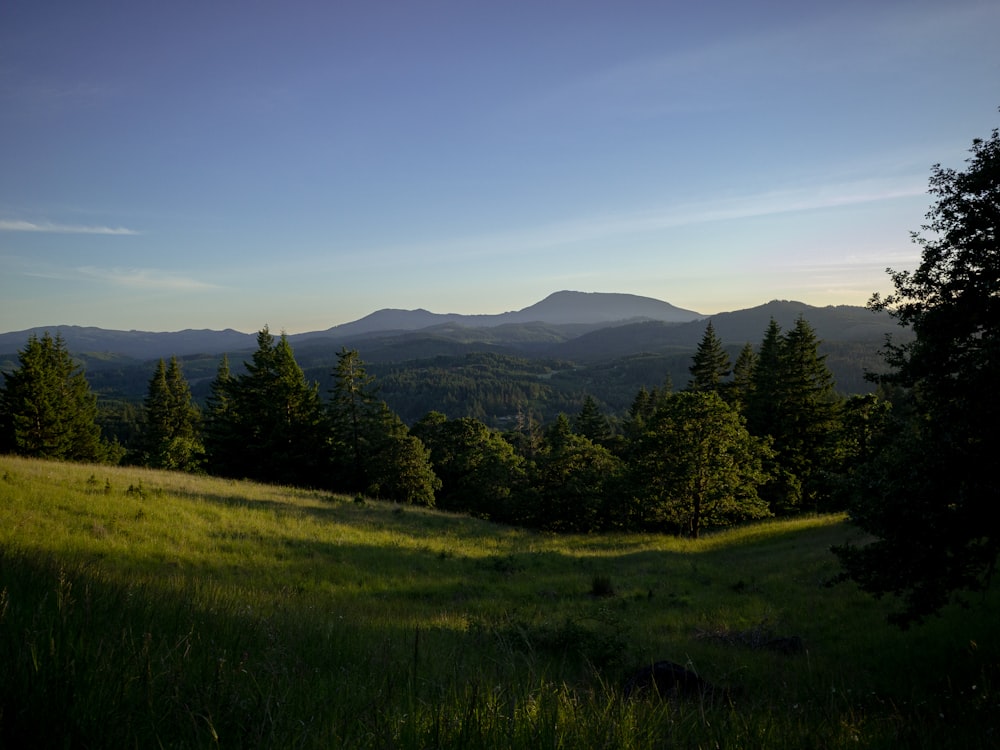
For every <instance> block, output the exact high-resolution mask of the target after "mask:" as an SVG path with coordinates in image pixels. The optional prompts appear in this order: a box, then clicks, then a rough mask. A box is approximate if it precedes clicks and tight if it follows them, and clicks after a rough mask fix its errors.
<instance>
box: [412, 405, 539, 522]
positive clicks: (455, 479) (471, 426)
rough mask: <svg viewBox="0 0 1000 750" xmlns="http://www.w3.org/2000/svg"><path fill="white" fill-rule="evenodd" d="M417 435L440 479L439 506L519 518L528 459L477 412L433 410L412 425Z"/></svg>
mask: <svg viewBox="0 0 1000 750" xmlns="http://www.w3.org/2000/svg"><path fill="white" fill-rule="evenodd" d="M413 434H414V435H416V436H417V437H419V438H420V440H421V441H422V442H423V443H424V445H426V446H427V447H428V448H429V449H430V452H431V463H432V465H433V467H434V473H435V474H436V475H437V476H438V477H439V478H440V480H441V487H440V489H439V491H438V493H437V505H438V507H440V508H442V509H445V510H453V511H461V512H464V513H471V514H473V515H476V516H479V517H481V518H490V519H494V520H498V521H512V520H514V515H515V509H514V507H513V506H514V501H515V499H516V497H517V492H518V490H520V488H521V487H522V485H523V484H524V464H525V460H524V458H522V457H521V456H520V455H518V453H517V452H516V451H515V450H514V446H513V445H511V444H510V443H509V442H507V441H506V440H504V438H503V436H502V435H501V434H500V433H499V432H497V431H495V430H491V429H490V428H489V427H487V426H486V425H485V424H483V423H482V422H480V421H479V420H478V419H473V418H472V417H461V418H459V419H451V420H449V419H448V418H447V417H445V415H444V414H441V413H440V412H430V413H429V414H427V415H426V416H424V418H423V419H421V420H420V421H419V422H417V423H416V424H415V425H413Z"/></svg>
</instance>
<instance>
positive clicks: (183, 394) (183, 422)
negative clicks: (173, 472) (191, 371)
mask: <svg viewBox="0 0 1000 750" xmlns="http://www.w3.org/2000/svg"><path fill="white" fill-rule="evenodd" d="M144 407H145V419H144V421H143V423H142V430H141V436H140V442H141V444H142V448H143V457H142V462H143V463H144V464H145V465H147V466H152V467H154V468H158V469H177V470H180V471H193V470H195V469H197V468H198V466H199V464H200V462H201V459H202V458H203V455H204V448H203V447H202V444H201V441H200V438H199V436H198V423H199V420H200V414H199V412H198V408H197V407H196V406H195V405H194V401H193V400H192V398H191V388H190V386H189V385H188V382H187V380H186V379H185V378H184V374H183V372H182V371H181V366H180V363H179V362H178V361H177V357H171V358H170V364H169V365H165V364H164V362H163V360H162V359H161V360H160V361H159V362H158V363H157V366H156V371H155V372H154V374H153V377H152V378H151V379H150V381H149V388H148V391H147V394H146V399H145V401H144Z"/></svg>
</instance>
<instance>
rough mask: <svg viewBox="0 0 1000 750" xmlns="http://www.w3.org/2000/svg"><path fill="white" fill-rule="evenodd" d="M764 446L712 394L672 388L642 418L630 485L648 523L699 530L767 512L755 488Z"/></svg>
mask: <svg viewBox="0 0 1000 750" xmlns="http://www.w3.org/2000/svg"><path fill="white" fill-rule="evenodd" d="M770 453H771V452H770V449H769V447H768V445H767V441H765V440H761V439H758V438H755V437H753V436H751V435H750V433H749V432H747V430H746V427H745V426H744V423H743V420H742V418H741V417H740V415H739V413H738V412H737V411H736V410H735V409H733V407H731V406H729V405H728V404H727V403H726V402H725V401H723V400H722V398H721V397H720V396H719V394H718V393H714V392H697V391H686V392H683V393H677V394H675V395H673V396H671V397H669V398H668V399H666V401H665V402H664V403H663V405H662V406H661V407H660V408H659V409H657V411H656V413H655V414H654V415H653V418H652V419H651V420H650V422H649V424H648V425H647V429H646V432H645V433H644V435H643V437H642V440H641V445H640V450H639V452H638V455H637V457H636V459H635V461H634V463H633V466H632V473H633V478H632V482H631V484H632V487H633V488H634V489H633V491H634V492H636V493H638V496H639V498H640V500H641V502H642V505H643V506H644V507H645V511H646V513H645V515H646V519H647V522H648V523H652V524H653V525H656V526H660V527H663V528H667V529H671V530H673V531H675V532H678V533H684V534H687V535H689V536H691V537H697V536H698V535H699V534H700V533H701V530H702V529H703V528H706V527H711V526H721V525H727V524H731V523H734V522H737V521H741V520H746V519H752V518H762V517H765V516H768V515H770V511H769V509H768V506H767V503H766V502H764V501H763V500H762V499H761V498H760V496H759V495H758V492H757V488H758V487H759V486H760V485H761V484H762V483H763V482H764V481H765V480H766V478H767V477H766V475H765V473H764V461H765V460H766V459H767V458H769V456H770Z"/></svg>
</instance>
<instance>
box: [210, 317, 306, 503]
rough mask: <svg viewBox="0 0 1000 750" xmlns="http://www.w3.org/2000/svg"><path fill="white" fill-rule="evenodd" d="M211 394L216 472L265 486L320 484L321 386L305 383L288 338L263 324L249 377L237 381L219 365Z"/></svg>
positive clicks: (211, 440) (248, 365)
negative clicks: (265, 484)
mask: <svg viewBox="0 0 1000 750" xmlns="http://www.w3.org/2000/svg"><path fill="white" fill-rule="evenodd" d="M212 390H213V393H212V401H211V403H210V407H209V415H210V426H211V432H210V436H211V437H210V439H209V441H208V442H209V446H210V455H211V458H212V460H213V464H212V468H213V470H215V471H219V472H221V473H224V474H226V475H228V476H240V477H247V478H249V479H256V480H260V481H265V482H276V483H285V484H296V485H307V486H309V485H313V486H315V485H317V484H319V483H320V481H321V479H322V476H321V473H322V472H321V468H322V459H323V457H324V456H323V448H322V446H323V439H322V437H323V435H322V429H321V428H322V420H321V414H322V413H321V406H320V401H319V386H317V385H316V384H315V383H312V384H310V383H308V382H307V381H306V379H305V375H304V374H303V372H302V368H301V367H299V365H298V363H297V362H296V361H295V355H294V353H293V352H292V347H291V345H290V344H289V343H288V338H287V337H286V336H285V335H284V334H282V335H281V337H280V338H279V339H277V340H275V338H274V336H273V335H272V334H271V332H270V331H269V330H268V328H267V326H264V328H263V329H261V331H260V332H259V333H258V334H257V350H256V351H255V352H254V353H253V355H252V357H251V360H250V361H249V362H247V363H246V373H243V374H241V375H238V376H235V377H234V376H232V375H231V374H230V373H229V371H228V366H227V365H226V366H223V365H220V369H219V374H218V376H217V377H216V380H215V381H214V382H213V389H212Z"/></svg>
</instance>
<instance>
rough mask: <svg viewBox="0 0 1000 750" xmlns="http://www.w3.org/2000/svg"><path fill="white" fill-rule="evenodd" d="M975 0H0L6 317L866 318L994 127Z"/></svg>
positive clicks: (984, 17)
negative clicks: (935, 192)
mask: <svg viewBox="0 0 1000 750" xmlns="http://www.w3.org/2000/svg"><path fill="white" fill-rule="evenodd" d="M998 28H1000V3H998V2H996V0H949V1H948V2H942V0H930V1H924V0H879V2H871V0H864V1H863V2H858V1H855V0H838V2H830V1H829V0H821V1H820V2H816V3H803V2H798V1H795V2H792V1H791V0H783V1H777V2H747V1H746V0H721V1H714V0H706V1H705V2H699V3H680V2H666V1H665V0H658V1H657V2H645V1H630V0H621V1H618V2H608V1H607V0H605V1H603V2H591V1H590V0H572V1H571V2H566V1H563V0H505V1H504V2H496V0H461V1H456V2H449V1H441V2H438V1H437V0H407V1H406V2H402V1H399V2H388V1H387V2H380V1H379V0H371V1H370V2H348V1H347V0H327V1H326V2H297V1H296V0H284V1H282V2H268V1H265V0H239V2H230V1H229V0H198V1H197V2H188V1H187V0H174V1H173V2H153V1H147V0H126V1H124V2H112V1H104V0H94V1H93V2H85V3H84V2H79V0H45V1H39V0H4V2H3V3H0V331H4V332H7V331H19V330H25V329H28V328H33V327H38V326H50V325H59V324H70V325H82V326H98V327H101V328H110V329H122V330H130V329H137V330H149V331H176V330H182V329H187V328H210V329H224V328H234V329H237V330H240V331H245V332H253V331H257V330H259V329H260V328H262V327H263V326H264V325H268V326H270V328H271V330H272V331H278V330H282V331H287V332H288V333H298V332H304V331H314V330H323V329H326V328H329V327H331V326H334V325H337V324H340V323H346V322H349V321H352V320H356V319H358V318H361V317H363V316H364V315H367V314H369V313H371V312H373V311H375V310H378V309H381V308H387V307H388V308H401V309H415V308H424V309H427V310H431V311H432V312H438V313H449V312H454V313H464V314H478V313H485V314H489V313H500V312H505V311H508V310H517V309H521V308H523V307H527V306H528V305H531V304H533V303H535V302H537V301H539V300H541V299H543V298H544V297H546V296H547V295H549V294H551V293H553V292H556V291H560V290H564V289H569V290H576V291H586V292H621V293H627V294H637V295H642V296H646V297H654V298H656V299H660V300H664V301H666V302H670V303H672V304H674V305H677V306H679V307H683V308H686V309H690V310H695V311H697V312H700V313H703V314H713V313H717V312H722V311H728V310H738V309H744V308H748V307H755V306H757V305H761V304H764V303H766V302H768V301H770V300H773V299H792V300H798V301H801V302H805V303H808V304H811V305H817V306H823V305H831V304H847V305H864V304H865V303H866V301H867V300H868V299H869V297H870V296H871V294H872V293H873V292H874V291H882V292H884V291H887V290H890V289H891V282H890V279H889V277H888V275H887V274H886V268H887V267H891V268H894V269H896V270H901V269H907V268H913V267H915V266H916V264H917V263H918V262H919V256H920V248H919V246H918V245H916V244H914V243H913V241H912V239H911V232H913V231H917V230H919V229H920V227H921V225H922V224H923V223H924V221H925V214H926V212H927V210H928V209H929V207H930V205H931V197H930V196H929V195H928V194H927V184H928V178H929V176H930V173H931V168H932V166H933V165H934V164H938V163H940V164H942V165H944V166H947V167H954V168H962V166H963V164H964V160H965V159H966V158H967V157H968V149H969V147H970V146H971V143H972V140H973V139H974V138H976V137H982V138H985V137H988V136H989V134H990V132H991V131H992V130H993V128H995V127H997V126H998V125H1000V113H998V106H1000V44H998V43H997V40H996V31H997V29H998Z"/></svg>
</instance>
